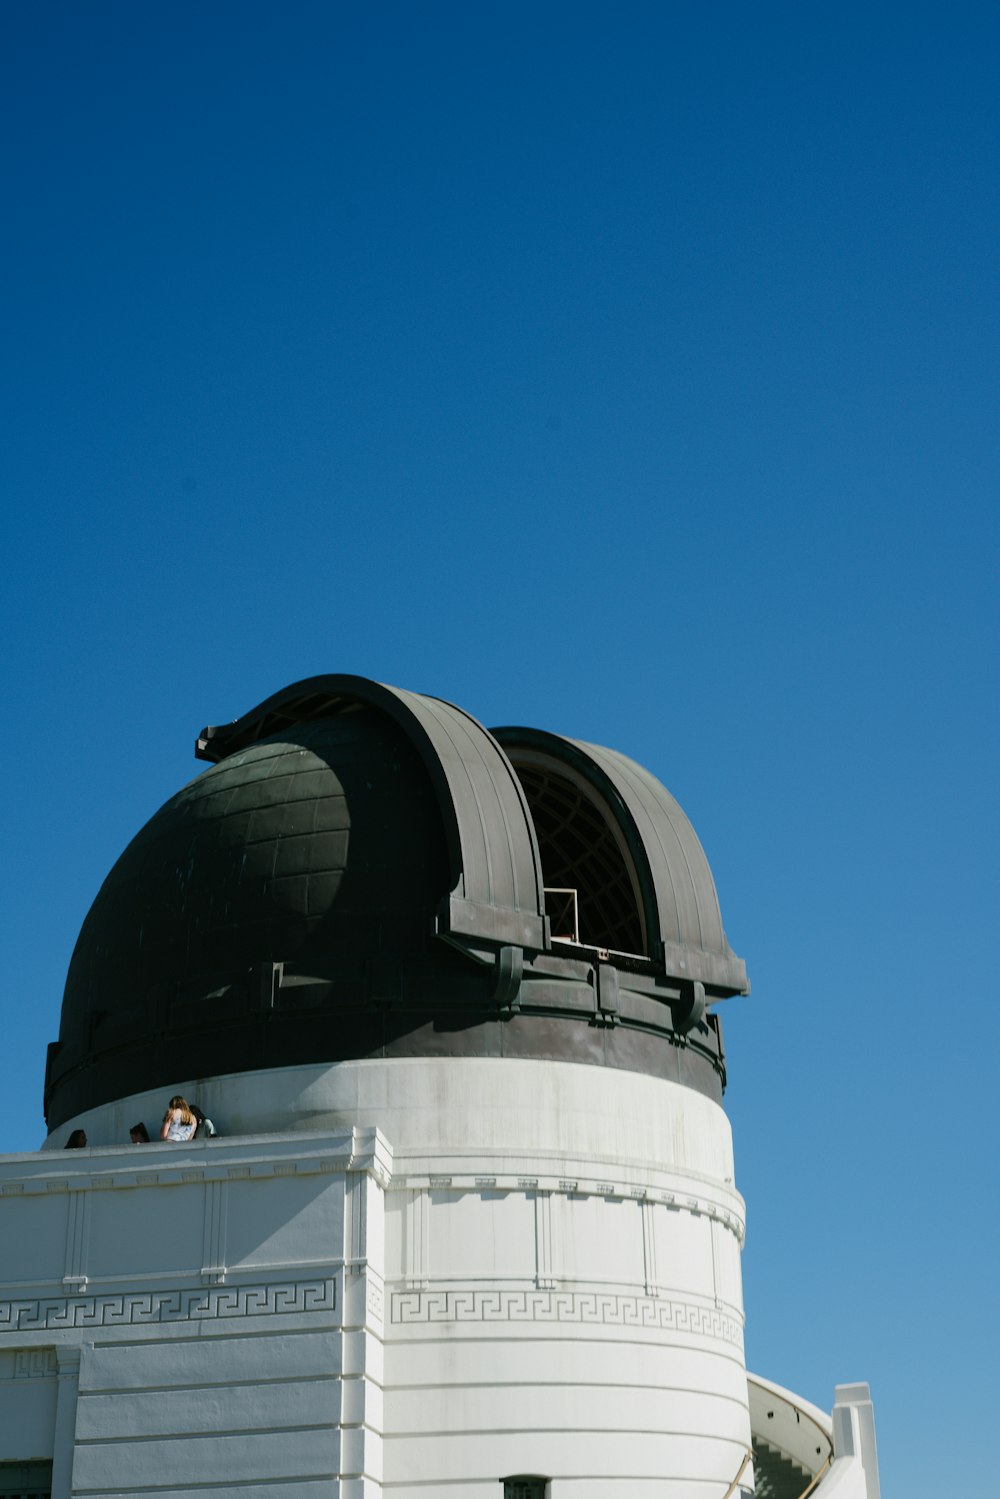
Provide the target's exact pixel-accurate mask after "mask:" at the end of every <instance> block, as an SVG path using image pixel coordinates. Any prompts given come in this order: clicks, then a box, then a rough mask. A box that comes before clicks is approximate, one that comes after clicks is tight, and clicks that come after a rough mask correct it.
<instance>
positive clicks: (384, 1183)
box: [0, 676, 878, 1499]
mask: <svg viewBox="0 0 1000 1499" xmlns="http://www.w3.org/2000/svg"><path fill="white" fill-rule="evenodd" d="M198 746H199V753H200V754H201V756H202V757H203V758H206V759H209V760H212V761H214V762H215V765H214V768H212V769H210V770H208V771H207V772H205V773H204V774H203V775H201V776H200V777H198V778H197V779H196V780H195V781H194V782H192V783H191V785H190V786H188V787H186V788H185V789H184V790H183V791H181V792H180V793H179V794H178V795H177V796H176V797H174V798H173V799H172V800H171V801H170V802H168V803H167V805H166V806H165V807H164V808H163V809H162V810H161V812H160V813H158V814H157V816H156V817H155V818H153V819H152V821H151V822H150V823H149V824H148V825H147V827H146V828H144V829H143V830H142V831H141V832H140V833H139V834H138V836H137V837H136V839H135V840H134V841H133V842H132V844H130V845H129V848H128V849H127V850H126V851H125V853H124V854H123V855H122V858H121V860H119V862H118V864H117V865H116V866H115V868H114V869H113V870H112V871H111V874H110V875H109V876H108V879H107V881H106V882H105V884H104V886H103V887H102V889H101V892H100V894H99V895H98V897H97V900H96V901H95V903H94V906H93V908H92V910H91V912H90V915H89V916H88V918H87V921H86V922H85V924H84V927H83V930H82V932H81V934H80V939H79V941H78V944H77V948H76V951H75V953H74V957H73V961H72V964H71V967H70V973H69V977H68V980H67V986H66V995H65V999H64V1004H63V1016H62V1025H61V1031H60V1038H59V1041H58V1042H57V1043H55V1044H54V1045H53V1047H51V1048H50V1057H49V1065H48V1071H47V1083H46V1105H47V1118H48V1121H49V1130H50V1133H49V1136H48V1139H47V1140H46V1142H45V1144H44V1146H43V1148H42V1149H41V1150H40V1151H39V1152H37V1153H33V1154H27V1155H18V1156H4V1157H0V1246H2V1258H0V1499H10V1496H13V1495H19V1496H22V1499H23V1496H27V1495H43V1494H44V1495H50V1494H51V1495H54V1496H58V1499H70V1496H72V1499H125V1496H132V1495H150V1496H157V1499H181V1496H184V1495H199V1494H215V1493H218V1494H220V1495H224V1496H226V1499H321V1496H323V1499H334V1496H337V1499H361V1496H365V1499H371V1496H375V1495H384V1496H386V1499H390V1496H392V1499H429V1496H431V1495H438V1494H440V1495H446V1496H448V1499H479V1496H487V1495H488V1496H490V1499H543V1496H544V1499H598V1496H601V1499H606V1496H608V1495H612V1496H616V1499H617V1496H621V1499H653V1496H656V1499H661V1496H662V1499H687V1496H692V1499H694V1496H703V1499H733V1496H736V1495H737V1494H740V1493H742V1494H748V1493H753V1492H755V1488H756V1493H757V1495H758V1496H759V1499H765V1496H768V1499H796V1496H799V1495H802V1494H804V1493H806V1492H808V1493H810V1494H819V1495H821V1496H823V1499H827V1496H831V1495H832V1496H835V1499H878V1475H877V1467H876V1461H875V1440H874V1426H873V1422H872V1415H871V1404H870V1401H869V1399H868V1392H867V1388H866V1387H865V1386H845V1387H843V1388H842V1389H841V1390H840V1391H838V1399H837V1404H836V1406H835V1408H834V1411H833V1415H832V1418H831V1416H829V1415H827V1414H825V1413H823V1412H820V1411H817V1410H815V1409H814V1408H812V1407H810V1406H809V1405H808V1404H807V1403H806V1402H803V1401H802V1400H800V1399H798V1398H797V1397H795V1396H794V1395H792V1394H790V1393H789V1392H788V1391H785V1390H782V1389H780V1387H778V1386H776V1385H772V1384H770V1383H768V1382H766V1381H763V1380H759V1379H755V1378H754V1377H752V1376H750V1377H748V1375H747V1372H746V1369H745V1365H744V1357H743V1304H742V1290H741V1277H740V1246H741V1243H742V1238H743V1228H744V1207H743V1202H742V1199H741V1198H740V1196H739V1193H738V1192H737V1190H736V1187H735V1184H734V1172H733V1155H732V1142H731V1135H730V1129H729V1124H728V1120H727V1119H726V1116H725V1113H724V1112H723V1109H722V1106H721V1100H722V1090H723V1086H724V1080H725V1061H724V1054H723V1050H722V1040H721V1029H720V1026H719V1022H718V1018H717V1015H716V1013H715V1011H714V1010H713V1009H712V1008H710V1007H711V1006H712V1004H713V1002H717V1001H719V1000H722V999H724V998H725V997H727V996H728V995H733V994H737V993H740V992H745V991H746V988H747V984H746V977H745V971H744V968H743V964H742V963H741V962H740V960H739V959H738V958H736V957H735V955H734V954H733V953H732V951H731V950H730V948H729V946H728V943H727V942H726V939H725V934H724V932H723V928H722V922H721V917H720V914H719V906H718V901H717V899H716V894H715V889H714V885H713V882H712V877H711V873H710V871H709V868H708V865H707V862H706V860H705V856H704V853H703V852H702V850H701V847H700V845H699V843H698V840H697V838H696V837H695V835H694V832H693V829H692V828H691V826H690V824H689V823H688V821H687V819H686V818H685V817H684V814H683V813H682V812H681V810H680V808H679V807H678V806H677V804H676V803H675V802H674V801H673V800H672V798H671V797H670V796H669V794H668V793H667V792H666V791H665V790H664V788H663V787H662V786H660V785H659V783H658V782H656V781H655V780H654V779H653V777H651V776H650V775H649V774H648V773H647V772H645V771H644V770H642V769H641V768H640V767H639V766H637V765H635V764H634V762H632V761H629V760H626V759H625V758H624V757H623V756H620V755H617V754H615V753H614V752H612V751H608V750H603V749H598V748H596V747H594V746H588V745H581V744H577V743H574V742H572V741H569V740H564V739H560V738H558V737H557V736H554V735H550V734H543V733H540V732H537V731H532V730H527V729H501V730H494V731H493V733H492V734H490V733H487V731H486V730H485V729H483V728H482V726H481V725H479V724H478V723H476V722H475V720H473V719H471V718H469V717H468V715H466V714H464V713H462V712H461V711H460V710H459V709H457V708H454V707H452V706H451V705H449V704H446V703H442V702H440V701H439V700H436V699H431V698H426V697H422V696H418V695H416V694H412V693H406V692H399V691H395V690H393V689H388V688H384V687H380V686H378V685H377V684H375V683H371V682H367V681H364V680H362V679H360V678H354V677H336V676H330V677H319V678H313V679H310V680H309V681H307V682H303V683H297V684H295V685H294V686H293V687H290V688H288V689H286V691H284V692H283V693H279V694H278V695H277V696H276V697H274V698H272V699H269V700H268V701H267V702H266V703H264V704H262V705H261V706H260V707H258V708H256V709H254V710H253V711H252V712H251V713H249V714H247V715H246V716H245V717H244V718H242V719H240V720H239V721H238V722H237V723H236V724H233V725H230V726H228V727H226V728H224V729H215V730H211V729H210V730H205V731H204V732H203V734H202V736H201V737H200V739H199V741H198ZM174 1094H180V1095H183V1096H184V1097H186V1098H188V1099H189V1100H191V1101H193V1102H196V1103H197V1104H198V1105H200V1107H201V1108H202V1109H203V1110H204V1112H205V1113H206V1114H207V1115H208V1116H209V1117H210V1118H211V1119H212V1120H213V1121H214V1122H215V1125H216V1127H217V1128H218V1131H219V1133H218V1135H217V1137H216V1138H196V1139H194V1140H191V1141H189V1142H186V1143H159V1141H158V1140H157V1143H154V1144H151V1145H143V1146H135V1145H132V1144H130V1143H129V1131H130V1127H131V1126H132V1125H133V1124H135V1123H137V1122H139V1121H142V1122H143V1123H145V1125H146V1126H147V1128H148V1130H149V1133H150V1134H151V1135H152V1136H153V1137H154V1140H156V1139H157V1136H158V1134H159V1126H160V1120H161V1118H162V1116H163V1113H164V1107H165V1105H166V1103H167V1101H168V1099H169V1098H170V1096H171V1095H174ZM74 1131H82V1132H83V1133H84V1135H85V1137H86V1142H87V1143H86V1147H85V1148H83V1149H78V1150H72V1151H69V1152H67V1151H65V1150H64V1149H63V1146H64V1145H65V1144H66V1142H67V1140H68V1139H69V1137H70V1136H71V1135H72V1134H73V1132H74Z"/></svg>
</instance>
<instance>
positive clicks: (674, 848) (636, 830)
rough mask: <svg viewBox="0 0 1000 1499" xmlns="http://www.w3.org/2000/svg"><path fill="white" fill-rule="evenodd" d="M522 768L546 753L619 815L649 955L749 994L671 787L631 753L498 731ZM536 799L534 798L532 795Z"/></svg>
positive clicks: (722, 989)
mask: <svg viewBox="0 0 1000 1499" xmlns="http://www.w3.org/2000/svg"><path fill="white" fill-rule="evenodd" d="M493 734H494V736H495V737H496V739H497V741H498V742H499V743H500V744H501V745H503V747H504V748H505V750H506V751H507V754H508V755H509V756H510V758H511V760H512V761H513V763H514V768H515V770H516V769H518V764H519V755H518V751H521V752H522V756H525V755H526V757H527V759H528V760H529V761H530V759H531V757H532V756H541V757H543V758H544V759H548V760H549V761H551V762H554V764H555V766H559V765H561V766H564V767H566V769H567V771H568V772H572V773H575V774H576V775H578V776H582V777H583V779H584V780H585V781H587V782H588V783H589V785H590V786H591V787H592V788H593V789H594V791H595V792H596V794H597V796H598V798H599V799H600V802H602V803H603V804H604V806H605V808H606V809H607V811H608V813H609V815H610V816H611V817H613V818H614V821H615V823H616V826H617V831H618V834H619V835H620V840H621V842H622V843H623V844H624V845H625V848H626V849H627V852H628V856H629V861H630V864H631V869H630V873H631V874H632V876H633V884H634V889H635V898H636V902H637V904H638V905H639V907H640V915H641V918H642V925H643V929H644V936H645V945H646V951H647V953H648V955H649V956H650V957H651V958H653V959H654V960H655V961H662V962H663V963H664V965H665V967H666V969H667V971H668V972H669V973H672V974H675V975H677V976H678V977H681V978H684V979H697V980H700V981H701V982H702V983H705V984H707V985H711V986H712V988H713V989H715V990H716V991H717V992H719V993H725V994H733V993H746V992H747V990H748V985H747V978H746V968H745V965H744V964H743V962H742V960H741V959H740V958H738V957H737V956H736V954H735V953H734V952H733V951H732V949H731V948H730V946H729V943H728V942H727V940H726V934H725V932H724V930H723V926H722V914H721V912H720V909H719V899H718V895H717V894H716V890H715V881H714V880H713V879H712V871H711V869H710V868H709V864H708V860H707V858H706V857H705V851H704V849H703V848H702V846H701V844H700V842H699V841H698V837H697V834H696V833H695V831H694V828H693V827H692V826H691V823H690V821H689V820H688V818H687V816H686V815H685V813H684V812H683V811H682V809H681V807H680V806H679V805H678V803H677V802H676V801H675V800H674V798H673V797H672V796H671V795H670V793H669V791H668V790H667V789H666V787H665V786H663V785H662V784H661V782H659V781H658V780H657V779H656V777H655V776H652V775H650V773H649V771H647V770H645V769H643V767H642V766H641V765H638V764H637V763H636V762H635V761H634V760H631V759H629V757H628V756H627V755H622V754H620V753H619V752H618V751H617V750H610V749H605V748H604V747H603V746H602V745H597V744H587V743H585V742H584V741H582V740H576V739H569V738H567V737H565V736H563V735H561V734H551V733H548V732H547V731H545V730H542V729H529V728H524V727H513V726H511V727H505V728H498V729H494V730H493ZM529 801H530V798H529Z"/></svg>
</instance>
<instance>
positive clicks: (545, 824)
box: [506, 745, 646, 953]
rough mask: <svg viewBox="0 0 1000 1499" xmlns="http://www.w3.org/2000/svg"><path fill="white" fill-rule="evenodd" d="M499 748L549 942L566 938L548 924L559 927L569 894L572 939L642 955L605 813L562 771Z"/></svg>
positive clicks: (634, 911)
mask: <svg viewBox="0 0 1000 1499" xmlns="http://www.w3.org/2000/svg"><path fill="white" fill-rule="evenodd" d="M506 748H507V753H508V755H509V756H510V758H511V762H512V763H513V766H514V769H515V770H516V771H517V775H518V779H519V780H520V782H521V785H522V786H523V787H524V794H525V796H526V797H527V799H528V808H529V810H530V812H531V818H532V821H533V822H534V824H535V832H536V834H537V835H538V851H539V854H540V855H541V860H542V874H543V877H544V881H545V891H546V902H545V903H546V914H547V915H548V916H549V918H550V923H551V927H552V935H553V937H556V936H558V937H562V938H563V939H564V940H566V938H567V933H565V932H563V931H562V930H559V931H558V932H557V929H556V928H557V921H556V920H554V919H553V918H554V917H558V918H559V924H561V925H566V921H565V919H564V918H566V916H567V914H568V903H567V900H566V897H567V896H568V894H569V893H571V892H573V891H575V892H576V905H577V923H576V929H575V930H576V936H575V940H576V941H578V942H582V943H585V944H586V945H587V946H588V947H604V948H607V949H609V950H610V951H614V952H621V953H645V952H646V942H645V936H644V932H643V919H642V913H641V907H640V902H639V897H638V879H637V878H636V875H635V871H634V869H633V867H632V860H631V858H630V857H629V856H628V854H627V851H626V850H625V848H624V837H623V835H622V833H621V830H620V829H619V828H618V827H617V826H616V825H615V823H614V821H613V819H612V815H611V812H610V809H609V808H607V807H606V806H605V805H604V804H603V802H602V801H601V799H600V797H599V796H598V794H597V792H596V791H594V790H593V789H592V788H591V787H590V786H588V785H587V783H586V782H585V781H584V780H583V779H582V778H577V777H576V776H575V775H573V773H572V772H571V771H569V770H568V769H564V767H562V766H557V765H555V764H554V763H553V762H551V761H549V760H548V759H544V760H543V758H542V757H541V756H537V755H531V756H530V759H529V757H528V755H521V754H518V751H517V749H516V748H511V746H509V745H508V746H507V747H506ZM550 895H551V898H550Z"/></svg>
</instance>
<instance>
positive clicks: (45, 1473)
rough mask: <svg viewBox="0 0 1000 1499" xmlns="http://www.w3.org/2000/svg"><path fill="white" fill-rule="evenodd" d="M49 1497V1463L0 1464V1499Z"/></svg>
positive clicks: (50, 1481)
mask: <svg viewBox="0 0 1000 1499" xmlns="http://www.w3.org/2000/svg"><path fill="white" fill-rule="evenodd" d="M51 1496H52V1464H51V1463H46V1462H32V1463H0V1499H51Z"/></svg>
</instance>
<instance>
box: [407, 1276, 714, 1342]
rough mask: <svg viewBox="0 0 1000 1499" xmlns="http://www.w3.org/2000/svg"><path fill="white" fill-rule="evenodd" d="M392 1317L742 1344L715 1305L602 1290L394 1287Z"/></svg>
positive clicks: (417, 1320) (420, 1320)
mask: <svg viewBox="0 0 1000 1499" xmlns="http://www.w3.org/2000/svg"><path fill="white" fill-rule="evenodd" d="M391 1318H392V1321H393V1322H396V1323H401V1324H407V1323H411V1324H412V1323H421V1322H422V1323H433V1322H575V1323H582V1324H587V1323H592V1324H598V1325H600V1326H603V1327H638V1328H648V1329H650V1330H655V1331H663V1332H678V1333H690V1334H694V1335H695V1336H698V1337H704V1338H715V1339H720V1340H721V1341H723V1342H726V1343H732V1344H734V1345H735V1346H736V1347H742V1345H743V1328H742V1326H741V1324H740V1322H739V1321H738V1320H737V1319H736V1318H735V1317H732V1316H729V1315H728V1314H727V1313H726V1312H724V1311H720V1310H719V1309H717V1308H715V1307H706V1306H698V1305H696V1304H695V1303H694V1302H689V1301H672V1300H669V1299H667V1298H666V1297H659V1296H632V1295H622V1294H619V1293H616V1292H603V1291H528V1290H525V1291H485V1290H446V1291H394V1292H393V1293H392V1301H391Z"/></svg>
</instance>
